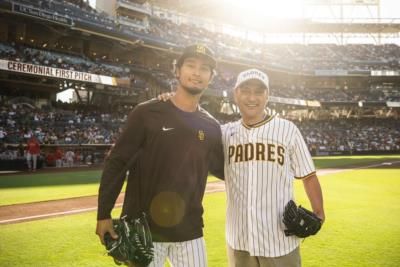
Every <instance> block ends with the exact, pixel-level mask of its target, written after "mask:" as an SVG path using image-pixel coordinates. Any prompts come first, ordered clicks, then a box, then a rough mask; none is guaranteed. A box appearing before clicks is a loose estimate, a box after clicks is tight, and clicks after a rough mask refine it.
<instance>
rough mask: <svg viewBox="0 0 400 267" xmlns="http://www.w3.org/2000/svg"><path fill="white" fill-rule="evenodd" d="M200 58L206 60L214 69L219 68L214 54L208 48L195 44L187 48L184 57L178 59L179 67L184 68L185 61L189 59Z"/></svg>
mask: <svg viewBox="0 0 400 267" xmlns="http://www.w3.org/2000/svg"><path fill="white" fill-rule="evenodd" d="M198 56H201V57H204V58H206V59H207V60H208V62H209V65H210V67H211V68H212V69H215V68H216V67H217V61H216V60H215V58H214V52H213V51H212V50H211V49H210V48H209V47H208V46H206V45H203V44H194V45H190V46H187V47H185V49H184V50H183V53H182V55H181V56H180V57H179V59H178V62H177V65H178V66H182V64H183V61H184V60H185V59H186V58H188V57H198Z"/></svg>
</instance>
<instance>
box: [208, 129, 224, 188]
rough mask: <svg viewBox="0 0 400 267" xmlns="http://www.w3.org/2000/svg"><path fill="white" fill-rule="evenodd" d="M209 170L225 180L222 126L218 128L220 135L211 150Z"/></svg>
mask: <svg viewBox="0 0 400 267" xmlns="http://www.w3.org/2000/svg"><path fill="white" fill-rule="evenodd" d="M209 171H210V172H211V174H212V175H214V176H216V177H217V178H219V179H221V180H224V151H223V147H222V135H221V129H220V128H218V135H217V137H216V139H215V145H214V147H213V150H212V151H211V157H210V164H209Z"/></svg>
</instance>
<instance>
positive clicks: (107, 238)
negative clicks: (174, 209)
mask: <svg viewBox="0 0 400 267" xmlns="http://www.w3.org/2000/svg"><path fill="white" fill-rule="evenodd" d="M113 224H114V230H115V232H116V233H117V235H118V239H113V238H112V237H111V235H110V234H109V233H106V234H105V235H104V242H105V246H106V249H107V253H108V255H110V256H111V257H113V258H114V261H115V263H116V264H117V265H121V264H126V265H128V264H129V262H131V263H134V264H135V266H136V265H139V266H147V265H149V264H150V262H151V261H152V260H153V257H154V247H153V241H152V238H151V232H150V228H149V225H148V223H147V220H146V215H145V214H144V213H143V215H142V216H141V217H140V218H138V219H135V220H128V219H127V217H126V216H124V217H122V218H121V219H114V220H113Z"/></svg>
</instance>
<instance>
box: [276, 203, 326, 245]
mask: <svg viewBox="0 0 400 267" xmlns="http://www.w3.org/2000/svg"><path fill="white" fill-rule="evenodd" d="M283 223H284V224H285V226H286V228H287V229H286V230H285V235H286V236H291V235H295V236H298V237H301V238H305V237H308V236H310V235H315V234H316V233H318V231H319V230H320V229H321V226H322V220H321V219H320V218H318V217H317V215H315V213H313V212H311V211H309V210H307V209H305V208H303V207H302V206H299V207H297V205H296V203H295V202H294V201H293V200H290V201H289V202H288V203H287V204H286V206H285V211H284V212H283Z"/></svg>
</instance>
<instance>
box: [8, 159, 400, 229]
mask: <svg viewBox="0 0 400 267" xmlns="http://www.w3.org/2000/svg"><path fill="white" fill-rule="evenodd" d="M398 162H400V161H392V162H390V163H391V164H393V163H398ZM388 163H389V162H383V163H379V164H373V165H368V166H363V167H357V168H351V169H340V170H337V172H343V171H351V170H358V169H367V168H372V167H377V166H382V165H391V164H388ZM332 173H336V172H329V173H321V174H319V176H323V175H326V174H332ZM317 174H318V171H317ZM222 191H223V189H222V188H221V189H214V190H210V191H207V193H215V192H222ZM115 206H116V207H120V206H122V203H121V204H116V205H115ZM94 210H97V207H91V208H86V209H77V210H69V211H62V212H54V213H47V214H41V215H35V216H27V217H20V218H14V219H9V220H2V221H0V224H6V223H12V222H21V221H26V220H34V219H42V218H48V217H54V216H61V215H68V214H76V213H82V212H87V211H94Z"/></svg>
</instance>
